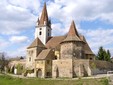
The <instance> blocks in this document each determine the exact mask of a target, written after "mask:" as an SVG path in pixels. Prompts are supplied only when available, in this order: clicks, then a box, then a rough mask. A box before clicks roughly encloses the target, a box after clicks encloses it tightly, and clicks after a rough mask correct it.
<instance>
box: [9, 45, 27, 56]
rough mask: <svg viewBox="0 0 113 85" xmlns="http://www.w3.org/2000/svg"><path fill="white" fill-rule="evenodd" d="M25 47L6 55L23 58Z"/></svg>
mask: <svg viewBox="0 0 113 85" xmlns="http://www.w3.org/2000/svg"><path fill="white" fill-rule="evenodd" d="M26 48H27V46H23V47H20V48H18V49H17V50H16V51H8V52H7V54H8V56H9V57H17V56H25V55H26Z"/></svg>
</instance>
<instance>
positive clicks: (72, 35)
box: [63, 21, 81, 42]
mask: <svg viewBox="0 0 113 85" xmlns="http://www.w3.org/2000/svg"><path fill="white" fill-rule="evenodd" d="M66 41H81V40H80V38H79V34H78V32H77V29H76V27H75V23H74V21H72V23H71V26H70V29H69V32H68V34H67V37H66V39H64V40H63V42H66Z"/></svg>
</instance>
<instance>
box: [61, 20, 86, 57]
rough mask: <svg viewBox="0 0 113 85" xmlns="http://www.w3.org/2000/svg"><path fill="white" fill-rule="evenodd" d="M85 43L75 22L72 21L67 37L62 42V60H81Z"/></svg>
mask: <svg viewBox="0 0 113 85" xmlns="http://www.w3.org/2000/svg"><path fill="white" fill-rule="evenodd" d="M83 45H84V43H83V42H82V40H81V39H80V36H79V34H78V32H77V29H76V26H75V23H74V21H72V23H71V26H70V29H69V32H68V34H67V37H66V38H65V39H64V40H63V41H62V42H61V59H73V58H75V59H81V58H82V57H83Z"/></svg>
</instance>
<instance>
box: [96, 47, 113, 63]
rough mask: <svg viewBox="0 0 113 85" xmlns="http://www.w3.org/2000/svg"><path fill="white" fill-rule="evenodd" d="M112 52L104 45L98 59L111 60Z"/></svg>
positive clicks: (100, 49)
mask: <svg viewBox="0 0 113 85" xmlns="http://www.w3.org/2000/svg"><path fill="white" fill-rule="evenodd" d="M110 57H111V54H110V52H109V50H107V51H106V50H105V49H103V47H102V46H101V47H100V48H99V51H98V54H97V59H98V60H105V61H111V60H110Z"/></svg>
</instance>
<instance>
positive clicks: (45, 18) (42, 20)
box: [39, 2, 48, 25]
mask: <svg viewBox="0 0 113 85" xmlns="http://www.w3.org/2000/svg"><path fill="white" fill-rule="evenodd" d="M45 24H48V13H47V8H46V2H45V3H44V7H43V10H42V14H41V18H40V23H39V25H45Z"/></svg>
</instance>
